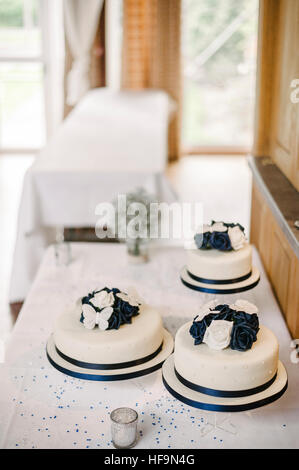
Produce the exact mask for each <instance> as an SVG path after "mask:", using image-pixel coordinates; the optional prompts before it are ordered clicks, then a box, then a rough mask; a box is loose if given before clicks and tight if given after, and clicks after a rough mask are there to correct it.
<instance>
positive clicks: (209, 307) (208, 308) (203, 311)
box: [197, 299, 218, 321]
mask: <svg viewBox="0 0 299 470" xmlns="http://www.w3.org/2000/svg"><path fill="white" fill-rule="evenodd" d="M217 305H218V300H217V299H216V300H211V301H210V302H207V303H205V304H204V305H202V306H201V307H200V309H199V312H198V318H197V321H200V320H202V319H203V318H204V317H205V316H206V315H209V313H211V312H212V311H213V310H214V308H215V307H216V306H217ZM217 313H218V312H217Z"/></svg>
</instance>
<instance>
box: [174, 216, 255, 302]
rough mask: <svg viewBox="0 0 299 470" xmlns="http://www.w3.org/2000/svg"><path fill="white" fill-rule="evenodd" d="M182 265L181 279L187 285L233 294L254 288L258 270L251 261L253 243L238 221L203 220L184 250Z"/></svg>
mask: <svg viewBox="0 0 299 470" xmlns="http://www.w3.org/2000/svg"><path fill="white" fill-rule="evenodd" d="M186 252H187V263H186V265H185V266H184V267H183V268H182V269H181V272H180V277H181V281H182V283H183V284H184V285H185V286H187V287H188V288H190V289H193V290H197V291H200V292H208V293H210V294H234V293H239V292H244V291H246V290H249V289H253V288H254V287H255V286H257V284H258V283H259V280H260V273H259V270H258V269H257V268H256V266H253V265H252V246H251V245H250V244H249V243H248V242H247V240H246V237H245V234H244V228H243V227H242V225H240V224H238V223H237V224H235V223H226V222H214V221H212V223H211V224H210V225H208V224H204V225H203V227H202V229H201V231H200V232H198V233H196V235H195V236H194V244H193V245H192V247H189V248H188V249H187V250H186Z"/></svg>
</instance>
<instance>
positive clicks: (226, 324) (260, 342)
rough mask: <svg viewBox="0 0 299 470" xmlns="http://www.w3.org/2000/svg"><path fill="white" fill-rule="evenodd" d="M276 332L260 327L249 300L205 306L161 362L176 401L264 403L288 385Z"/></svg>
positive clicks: (222, 405)
mask: <svg viewBox="0 0 299 470" xmlns="http://www.w3.org/2000/svg"><path fill="white" fill-rule="evenodd" d="M278 352H279V346H278V341H277V339H276V336H275V335H274V333H273V332H272V331H271V330H269V329H268V328H266V327H265V326H262V325H259V319H258V309H257V307H256V306H255V305H253V304H252V303H250V302H248V301H246V300H241V299H240V300H237V301H236V302H235V303H234V304H219V302H218V301H217V300H213V301H211V302H208V303H207V304H205V305H203V306H202V307H201V308H200V310H199V312H198V315H197V316H196V317H195V318H194V320H193V321H191V322H188V323H186V324H184V325H183V326H182V327H181V328H180V329H179V330H178V332H177V334H176V337H175V349H174V354H172V355H171V356H170V357H169V358H168V359H167V361H166V362H165V363H164V365H163V382H164V385H165V387H166V388H167V390H168V391H169V392H170V393H171V394H172V395H173V396H174V397H176V398H177V399H178V400H181V401H182V402H184V403H186V404H188V405H190V406H194V407H196V408H202V409H205V410H211V411H245V410H249V409H253V408H258V407H260V406H264V405H266V404H268V403H271V402H273V401H274V400H277V399H278V398H280V397H281V395H282V394H283V393H284V392H285V390H286V389H287V374H286V370H285V368H284V366H283V364H282V363H281V362H280V361H279V357H278Z"/></svg>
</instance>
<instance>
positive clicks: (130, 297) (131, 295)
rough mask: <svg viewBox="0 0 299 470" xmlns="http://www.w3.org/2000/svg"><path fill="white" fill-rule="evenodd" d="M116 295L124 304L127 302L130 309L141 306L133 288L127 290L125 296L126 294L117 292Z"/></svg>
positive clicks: (140, 300)
mask: <svg viewBox="0 0 299 470" xmlns="http://www.w3.org/2000/svg"><path fill="white" fill-rule="evenodd" d="M116 295H117V297H119V298H120V299H121V300H123V301H124V302H128V303H129V304H130V305H131V306H132V307H138V306H139V305H141V304H142V299H141V298H140V297H139V295H138V293H137V291H136V290H135V289H134V288H133V287H130V288H129V289H128V293H127V294H126V292H119V293H118V294H116Z"/></svg>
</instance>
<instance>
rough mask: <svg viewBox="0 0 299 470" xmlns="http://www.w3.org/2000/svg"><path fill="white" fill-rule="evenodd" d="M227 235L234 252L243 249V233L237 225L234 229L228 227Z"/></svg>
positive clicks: (244, 239)
mask: <svg viewBox="0 0 299 470" xmlns="http://www.w3.org/2000/svg"><path fill="white" fill-rule="evenodd" d="M227 233H228V236H229V239H230V243H231V246H232V248H233V249H234V250H240V249H241V248H243V246H244V244H245V242H246V238H245V235H244V233H243V231H242V230H241V229H240V227H239V226H238V225H236V226H235V227H229V228H228V232H227Z"/></svg>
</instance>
